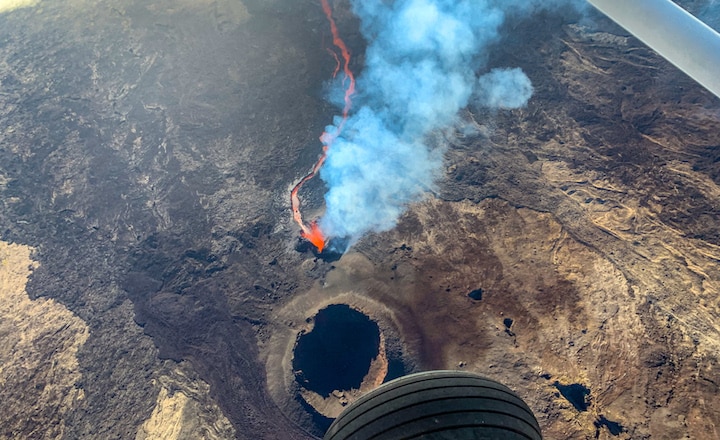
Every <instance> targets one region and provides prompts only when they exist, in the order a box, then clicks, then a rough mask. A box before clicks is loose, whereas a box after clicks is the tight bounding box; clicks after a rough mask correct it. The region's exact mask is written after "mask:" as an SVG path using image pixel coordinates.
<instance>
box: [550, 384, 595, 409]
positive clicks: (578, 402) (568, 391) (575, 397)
mask: <svg viewBox="0 0 720 440" xmlns="http://www.w3.org/2000/svg"><path fill="white" fill-rule="evenodd" d="M553 385H554V386H555V388H557V389H558V391H560V394H562V396H563V397H564V398H565V399H567V401H568V402H570V403H571V404H572V406H574V407H575V409H576V410H578V411H587V409H588V406H589V402H588V396H590V389H589V388H587V387H586V386H584V385H581V384H579V383H571V384H570V385H563V384H561V383H560V382H555V383H554V384H553Z"/></svg>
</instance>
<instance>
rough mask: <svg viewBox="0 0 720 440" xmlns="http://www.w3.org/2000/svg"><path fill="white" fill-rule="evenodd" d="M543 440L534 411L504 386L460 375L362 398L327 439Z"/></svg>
mask: <svg viewBox="0 0 720 440" xmlns="http://www.w3.org/2000/svg"><path fill="white" fill-rule="evenodd" d="M398 439H426V440H441V439H442V440H451V439H452V440H465V439H467V440H470V439H472V440H478V439H498V440H541V439H542V433H541V432H540V426H539V425H538V422H537V420H536V419H535V415H533V412H532V410H530V408H529V407H528V406H527V404H525V402H523V401H522V399H520V397H518V396H517V395H516V394H515V393H513V392H512V391H511V390H510V389H509V388H508V387H506V386H505V385H503V384H501V383H498V382H496V381H494V380H491V379H487V378H484V377H481V376H478V375H475V374H471V373H466V372H462V371H428V372H424V373H416V374H411V375H409V376H405V377H401V378H399V379H395V380H393V381H391V382H388V383H386V384H384V385H382V386H380V387H378V388H377V389H375V390H373V391H371V392H370V393H368V394H366V395H365V396H363V397H361V398H360V399H358V400H357V401H356V402H354V403H353V404H352V405H350V406H349V407H348V408H346V409H345V411H343V412H342V414H340V416H339V417H338V418H337V419H335V421H334V422H333V423H332V425H330V429H328V431H327V433H326V434H325V437H324V440H398Z"/></svg>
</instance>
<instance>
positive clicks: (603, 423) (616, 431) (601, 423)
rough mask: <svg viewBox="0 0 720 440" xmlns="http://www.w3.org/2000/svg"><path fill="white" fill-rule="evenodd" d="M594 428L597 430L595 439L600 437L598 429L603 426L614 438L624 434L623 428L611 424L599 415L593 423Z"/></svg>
mask: <svg viewBox="0 0 720 440" xmlns="http://www.w3.org/2000/svg"><path fill="white" fill-rule="evenodd" d="M594 425H595V427H596V428H597V432H596V433H595V438H598V437H600V428H602V427H603V426H604V427H606V428H607V429H608V431H610V434H612V435H614V436H618V435H620V434H621V433H623V432H625V427H624V426H623V425H621V424H620V423H618V422H613V421H610V420H608V419H606V418H605V416H603V415H601V416H600V417H599V418H598V419H597V420H596V421H595V423H594Z"/></svg>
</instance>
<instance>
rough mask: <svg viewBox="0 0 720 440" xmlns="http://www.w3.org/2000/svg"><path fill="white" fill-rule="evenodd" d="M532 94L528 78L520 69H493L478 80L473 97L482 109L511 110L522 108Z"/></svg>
mask: <svg viewBox="0 0 720 440" xmlns="http://www.w3.org/2000/svg"><path fill="white" fill-rule="evenodd" d="M532 94H533V87H532V83H531V82H530V78H528V77H527V75H525V72H523V71H522V69H519V68H517V67H516V68H514V69H493V70H491V71H490V73H486V74H485V75H483V76H481V77H480V78H478V83H477V86H476V91H475V95H476V96H477V103H478V104H479V105H481V106H483V107H489V108H499V109H513V108H520V107H524V106H525V104H527V102H528V100H529V99H530V97H531V96H532Z"/></svg>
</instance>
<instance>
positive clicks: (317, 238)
mask: <svg viewBox="0 0 720 440" xmlns="http://www.w3.org/2000/svg"><path fill="white" fill-rule="evenodd" d="M320 1H321V3H322V8H323V12H325V16H326V17H327V19H328V22H330V31H331V33H332V37H333V45H335V47H336V48H337V50H338V51H339V52H340V57H338V54H337V53H335V52H334V51H330V53H332V55H333V57H335V61H336V62H337V65H336V66H335V71H334V72H333V78H334V77H335V76H336V75H337V74H338V72H339V71H340V65H341V64H342V70H343V74H344V75H345V77H344V79H343V86H344V87H345V106H344V107H343V112H342V120H341V121H340V124H339V125H338V127H337V130H335V131H334V132H333V133H332V134H330V133H328V132H323V134H322V135H320V141H322V143H323V144H324V145H323V150H322V154H321V155H320V157H319V158H318V161H317V162H316V163H315V165H314V166H313V168H312V170H311V171H310V173H309V174H308V175H306V176H305V177H303V178H302V179H300V181H299V182H298V183H297V184H296V185H295V187H293V189H292V191H290V204H291V205H292V211H293V218H294V219H295V222H296V223H297V224H298V226H300V229H301V230H302V232H301V235H302V237H303V238H305V239H306V240H308V241H309V242H310V243H312V244H313V245H314V246H315V247H316V248H317V250H318V252H322V250H323V248H324V247H325V243H326V241H327V237H326V236H325V234H324V233H323V232H322V231H321V230H320V226H318V224H317V222H315V221H313V222H311V223H310V226H308V225H306V224H305V222H304V221H303V218H302V213H301V212H300V197H299V196H298V192H299V191H300V188H302V186H303V185H304V184H305V183H306V182H307V181H308V180H310V179H312V178H313V177H315V175H317V173H318V172H319V171H320V168H321V167H322V165H323V163H325V158H326V157H327V152H328V149H330V147H331V146H332V143H333V142H334V141H335V139H336V138H337V137H338V136H339V135H340V132H342V129H343V127H344V126H345V122H346V121H347V118H348V113H349V112H350V108H351V107H352V95H353V94H355V75H353V73H352V71H351V70H350V50H348V48H347V46H346V45H345V42H344V41H343V40H342V38H340V34H339V33H338V29H337V25H336V24H335V19H334V18H333V15H332V9H331V8H330V4H329V3H328V0H320ZM340 58H342V63H341V62H340Z"/></svg>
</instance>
